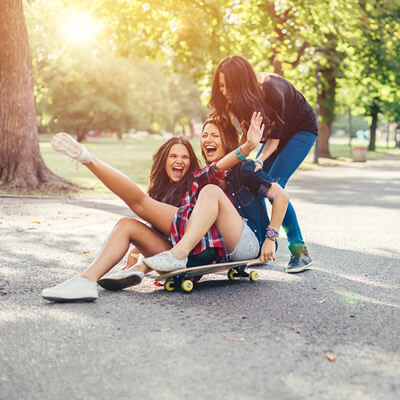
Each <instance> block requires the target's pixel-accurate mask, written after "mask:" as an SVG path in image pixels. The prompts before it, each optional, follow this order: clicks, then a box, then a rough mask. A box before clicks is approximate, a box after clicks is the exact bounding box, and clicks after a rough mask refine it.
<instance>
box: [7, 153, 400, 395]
mask: <svg viewBox="0 0 400 400" xmlns="http://www.w3.org/2000/svg"><path fill="white" fill-rule="evenodd" d="M399 182H400V160H384V161H374V162H372V161H371V162H368V163H367V164H366V165H361V164H358V165H357V164H349V166H348V167H341V168H320V169H318V170H315V171H308V172H299V173H297V174H296V176H295V177H294V178H293V180H292V181H291V182H290V185H289V187H288V192H289V194H290V195H291V197H292V199H293V202H294V204H295V207H296V210H297V213H298V215H299V217H300V219H301V223H302V227H303V231H304V235H305V237H306V239H307V243H308V245H309V248H310V250H311V254H312V256H313V258H314V260H315V263H314V268H313V269H312V270H310V271H307V272H305V273H303V274H297V275H288V274H285V273H284V272H283V266H284V265H285V264H286V262H287V260H288V257H289V254H288V251H287V249H286V243H285V239H284V238H281V239H280V252H279V257H278V260H277V262H276V263H274V264H273V265H271V266H268V267H263V268H261V269H260V270H259V273H260V275H261V279H260V281H259V282H257V283H255V284H253V283H250V282H248V281H240V282H228V281H227V280H226V279H225V277H223V276H214V277H212V279H207V280H206V281H204V282H202V283H200V284H199V285H198V287H197V290H195V291H194V292H193V293H192V294H190V295H185V294H182V293H167V292H165V291H164V290H162V289H160V288H157V287H155V286H154V285H153V283H152V280H151V279H146V281H145V282H144V284H142V285H141V286H139V287H134V288H131V289H128V290H124V291H122V292H119V293H113V292H107V291H104V290H103V289H101V290H100V296H101V297H100V299H99V300H98V301H97V302H96V303H91V304H83V303H82V304H49V303H45V302H44V301H43V300H42V299H41V298H40V296H39V293H40V290H41V289H42V288H43V287H46V286H49V285H52V284H54V283H58V282H60V281H61V280H63V279H65V278H68V277H70V276H71V275H72V274H73V273H75V272H78V271H81V270H82V268H84V267H85V265H87V264H88V263H89V262H90V260H91V259H92V258H93V256H94V254H95V252H96V249H98V248H99V247H100V245H101V243H102V242H103V240H104V239H105V236H106V233H107V232H109V231H110V230H111V228H112V226H113V225H114V223H115V222H116V221H117V220H118V218H119V217H120V216H121V215H129V211H127V210H126V208H125V207H124V206H123V205H122V204H121V203H120V202H118V201H116V200H56V199H54V200H52V199H50V200H49V199H43V200H38V199H15V198H13V199H10V198H0V222H1V224H0V243H1V244H0V360H1V362H0V398H1V399H3V398H4V399H8V400H21V399H30V400H36V399H38V400H39V399H40V400H47V399H49V400H50V399H58V400H64V399H68V400H70V399H85V400H86V399H109V398H116V399H134V398H135V399H209V398H214V399H230V400H231V399H240V400H242V399H263V400H264V399H318V400H321V399H335V400H336V399H351V400H355V399H360V400H369V399H379V400H380V399H398V398H400V299H399V288H400V244H399V243H400V183H399ZM39 222H40V223H39ZM326 354H329V355H330V356H332V357H336V360H335V361H329V360H328V359H327V358H326Z"/></svg>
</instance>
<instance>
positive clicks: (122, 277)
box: [97, 269, 144, 290]
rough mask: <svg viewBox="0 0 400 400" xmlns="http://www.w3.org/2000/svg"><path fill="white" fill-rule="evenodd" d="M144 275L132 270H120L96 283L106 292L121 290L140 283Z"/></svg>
mask: <svg viewBox="0 0 400 400" xmlns="http://www.w3.org/2000/svg"><path fill="white" fill-rule="evenodd" d="M143 278H144V273H143V272H142V271H134V270H132V269H122V270H121V271H117V272H114V273H112V274H110V275H108V276H105V277H104V278H101V279H99V280H98V281H97V283H98V284H99V285H100V286H101V287H102V288H104V289H107V290H122V289H125V288H127V287H130V286H135V285H138V284H139V283H140V282H142V280H143Z"/></svg>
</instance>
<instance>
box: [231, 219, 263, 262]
mask: <svg viewBox="0 0 400 400" xmlns="http://www.w3.org/2000/svg"><path fill="white" fill-rule="evenodd" d="M259 253H260V243H258V239H257V236H256V235H255V233H254V232H253V231H252V230H251V229H250V228H249V226H248V225H247V223H246V221H243V229H242V234H241V235H240V239H239V242H238V244H237V245H236V247H235V248H234V250H233V251H232V253H230V254H228V255H227V256H226V258H227V260H228V261H242V260H251V259H253V258H257V257H258V255H259Z"/></svg>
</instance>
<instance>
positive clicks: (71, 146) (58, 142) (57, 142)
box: [50, 132, 93, 164]
mask: <svg viewBox="0 0 400 400" xmlns="http://www.w3.org/2000/svg"><path fill="white" fill-rule="evenodd" d="M50 144H51V147H52V148H53V149H54V150H56V151H59V152H61V153H64V154H66V155H67V156H68V157H71V158H73V159H75V160H77V161H79V162H81V163H83V164H88V163H90V162H92V161H93V157H92V155H91V154H90V153H89V151H88V149H87V148H86V147H84V146H82V145H81V144H80V143H78V142H77V141H76V140H75V139H74V138H73V137H72V136H70V135H68V134H67V133H64V132H61V133H57V135H55V136H54V137H53V139H51V142H50Z"/></svg>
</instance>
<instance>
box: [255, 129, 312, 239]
mask: <svg viewBox="0 0 400 400" xmlns="http://www.w3.org/2000/svg"><path fill="white" fill-rule="evenodd" d="M316 138H317V137H316V136H315V135H314V134H312V133H310V132H304V131H300V132H297V133H295V134H294V135H293V136H292V137H291V138H290V140H289V141H288V142H287V143H286V145H285V147H284V148H283V149H282V150H281V151H280V152H279V153H277V152H275V153H273V154H272V155H271V156H270V157H269V158H268V159H267V160H265V162H264V166H263V169H264V171H265V172H266V173H267V174H268V175H270V176H271V177H272V178H273V179H274V180H276V181H277V182H278V183H279V185H281V186H282V187H283V188H284V187H285V186H286V183H287V182H288V180H289V178H290V177H291V176H292V175H293V173H294V172H295V171H296V169H297V168H298V167H299V166H300V164H301V163H302V162H303V160H304V159H305V158H306V156H307V154H308V153H309V152H310V150H311V147H312V146H313V144H314V142H315V140H316ZM263 147H264V145H263ZM263 147H261V149H260V151H259V152H258V154H260V153H261V150H262V149H263ZM258 154H257V156H258ZM282 226H283V229H284V230H285V232H286V235H287V238H288V241H289V244H290V245H293V244H302V245H303V244H304V241H303V236H302V235H301V230H300V226H299V222H298V221H297V216H296V212H295V211H294V208H293V206H292V204H291V203H290V202H289V205H288V208H287V211H286V215H285V218H284V219H283V223H282Z"/></svg>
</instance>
